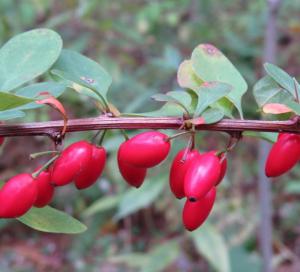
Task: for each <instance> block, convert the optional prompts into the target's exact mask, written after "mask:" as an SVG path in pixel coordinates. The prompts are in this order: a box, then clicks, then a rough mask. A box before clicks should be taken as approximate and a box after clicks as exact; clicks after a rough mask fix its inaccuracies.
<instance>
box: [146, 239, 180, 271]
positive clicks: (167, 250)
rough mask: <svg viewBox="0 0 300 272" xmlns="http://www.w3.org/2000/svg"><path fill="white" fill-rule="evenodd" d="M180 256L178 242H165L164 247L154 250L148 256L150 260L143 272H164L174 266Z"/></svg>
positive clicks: (157, 247)
mask: <svg viewBox="0 0 300 272" xmlns="http://www.w3.org/2000/svg"><path fill="white" fill-rule="evenodd" d="M179 254H180V250H179V245H178V241H170V242H164V243H163V244H162V245H159V246H156V247H155V248H153V249H152V250H151V251H150V252H149V253H148V254H147V255H148V256H149V259H148V260H147V262H145V263H144V266H143V269H142V270H141V272H160V271H164V269H165V268H167V267H168V266H169V265H170V264H172V263H173V262H174V261H175V260H176V259H177V258H178V255H179Z"/></svg>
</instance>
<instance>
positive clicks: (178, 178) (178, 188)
mask: <svg viewBox="0 0 300 272" xmlns="http://www.w3.org/2000/svg"><path fill="white" fill-rule="evenodd" d="M185 153H186V148H184V149H182V150H180V151H179V152H178V153H177V155H176V156H175V158H174V160H173V162H172V165H171V170H170V176H169V184H170V188H171V191H172V193H173V194H174V195H175V196H176V197H177V198H179V199H180V198H183V197H185V194H184V177H185V174H186V172H187V170H188V168H189V166H190V165H191V163H192V162H193V160H194V159H195V158H196V157H197V156H199V155H200V154H199V152H198V151H197V150H192V151H188V153H186V158H185V161H182V159H183V156H184V154H185Z"/></svg>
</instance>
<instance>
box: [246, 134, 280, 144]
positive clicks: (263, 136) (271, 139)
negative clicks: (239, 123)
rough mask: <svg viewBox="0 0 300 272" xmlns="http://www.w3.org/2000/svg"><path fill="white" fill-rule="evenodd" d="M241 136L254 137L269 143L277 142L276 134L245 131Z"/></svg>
mask: <svg viewBox="0 0 300 272" xmlns="http://www.w3.org/2000/svg"><path fill="white" fill-rule="evenodd" d="M243 136H246V137H256V138H260V139H262V140H265V141H268V142H270V143H275V142H276V141H277V137H278V133H275V132H256V131H245V132H243Z"/></svg>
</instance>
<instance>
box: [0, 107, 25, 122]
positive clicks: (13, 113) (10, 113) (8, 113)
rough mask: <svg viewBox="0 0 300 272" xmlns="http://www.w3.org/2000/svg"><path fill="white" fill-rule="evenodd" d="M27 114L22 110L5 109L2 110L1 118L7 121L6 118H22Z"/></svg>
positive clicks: (0, 112)
mask: <svg viewBox="0 0 300 272" xmlns="http://www.w3.org/2000/svg"><path fill="white" fill-rule="evenodd" d="M24 116H25V112H23V111H20V110H15V109H13V110H5V111H0V120H1V121H5V120H10V119H14V118H21V117H24Z"/></svg>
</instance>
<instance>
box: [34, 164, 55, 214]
mask: <svg viewBox="0 0 300 272" xmlns="http://www.w3.org/2000/svg"><path fill="white" fill-rule="evenodd" d="M39 168H40V167H39ZM39 168H38V169H36V171H38V170H39ZM36 171H35V172H36ZM50 176H51V175H50V173H49V171H42V172H41V173H40V174H39V175H38V176H37V177H36V178H35V183H36V185H37V190H38V194H37V199H36V201H35V202H34V204H33V205H34V206H35V207H38V208H42V207H44V206H46V205H48V204H49V203H50V202H51V200H52V198H53V195H54V186H53V185H51V182H50V181H51V177H50Z"/></svg>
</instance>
